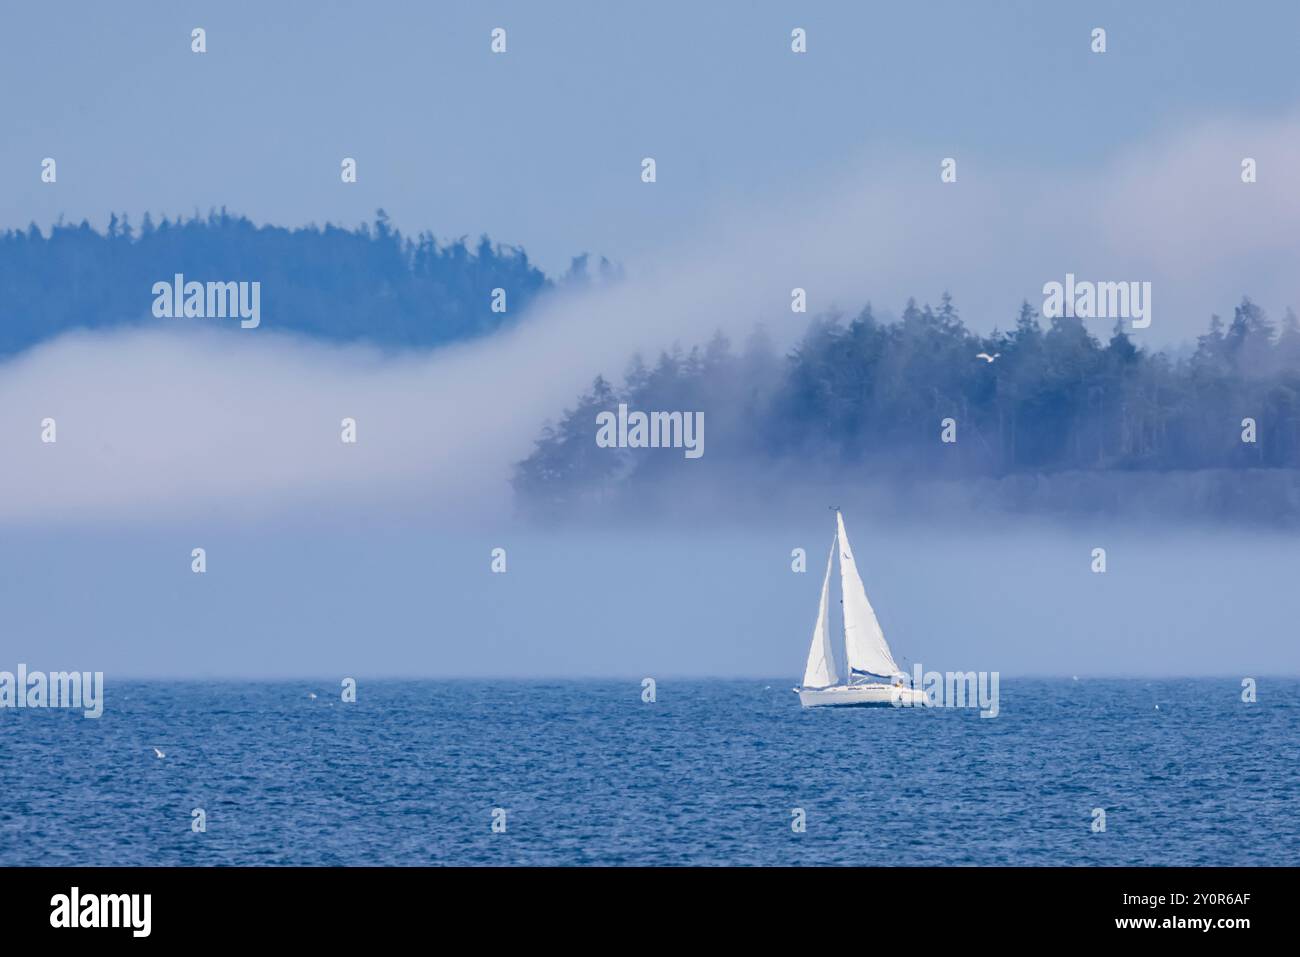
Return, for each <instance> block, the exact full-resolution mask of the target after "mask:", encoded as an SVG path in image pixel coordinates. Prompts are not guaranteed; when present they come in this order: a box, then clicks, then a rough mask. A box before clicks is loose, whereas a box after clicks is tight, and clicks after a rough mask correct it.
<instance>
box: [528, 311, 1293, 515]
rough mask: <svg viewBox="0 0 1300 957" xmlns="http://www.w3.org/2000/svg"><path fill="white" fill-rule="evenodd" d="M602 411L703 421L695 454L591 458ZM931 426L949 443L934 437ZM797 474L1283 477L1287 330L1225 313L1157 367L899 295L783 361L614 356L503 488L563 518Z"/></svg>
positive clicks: (744, 352)
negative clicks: (697, 487)
mask: <svg viewBox="0 0 1300 957" xmlns="http://www.w3.org/2000/svg"><path fill="white" fill-rule="evenodd" d="M1094 328H1095V323H1094ZM981 352H983V353H987V354H989V355H996V356H997V358H996V359H995V360H994V361H993V362H988V361H986V360H984V359H981V358H977V355H978V354H979V353H981ZM619 402H626V403H627V404H628V406H629V408H634V409H641V410H683V411H693V410H699V411H703V412H704V417H705V422H706V451H705V454H704V456H703V457H702V458H701V459H698V460H694V461H690V460H685V459H684V458H683V457H682V455H681V453H680V452H677V451H675V450H665V449H608V448H599V447H597V445H596V444H595V441H594V435H595V416H596V413H597V412H599V411H601V410H605V409H613V408H615V407H616V406H617V404H618V403H619ZM945 418H952V419H954V420H956V439H957V441H956V442H953V443H944V442H942V441H941V438H940V433H941V424H940V423H941V422H942V420H944V419H945ZM1246 418H1251V419H1253V420H1254V421H1255V424H1256V425H1255V428H1256V436H1255V438H1256V441H1254V442H1248V441H1243V419H1246ZM801 461H802V462H807V463H817V464H818V465H824V466H836V465H838V466H849V467H851V468H852V469H853V470H854V472H853V474H855V475H858V476H862V477H864V478H871V479H873V480H874V479H880V478H886V479H899V480H907V481H913V480H917V479H928V478H940V479H942V478H954V479H961V478H965V477H971V476H981V477H989V478H1001V477H1005V476H1012V475H1017V474H1041V473H1053V472H1063V471H1083V472H1099V471H1111V472H1114V471H1124V470H1127V471H1143V472H1161V471H1192V470H1203V469H1234V470H1240V469H1296V468H1300V323H1298V322H1297V320H1296V316H1295V314H1294V313H1293V312H1292V311H1291V310H1290V309H1288V310H1287V311H1286V313H1285V315H1284V316H1283V317H1282V318H1281V319H1280V321H1277V322H1274V321H1273V320H1272V319H1270V318H1269V316H1268V315H1267V314H1266V313H1265V312H1264V310H1262V309H1261V308H1260V307H1259V306H1258V305H1256V304H1255V303H1253V302H1252V301H1251V300H1250V299H1248V298H1247V299H1243V300H1242V301H1241V303H1240V305H1238V306H1237V307H1236V308H1235V309H1234V311H1233V315H1232V318H1231V319H1230V320H1229V321H1227V322H1224V320H1223V319H1221V318H1220V317H1219V316H1217V315H1216V316H1212V317H1211V318H1210V321H1209V328H1208V330H1207V331H1206V332H1205V334H1204V335H1202V336H1200V337H1199V338H1198V340H1197V342H1196V346H1195V351H1194V352H1189V353H1188V355H1187V356H1185V357H1182V358H1179V359H1173V358H1171V357H1170V356H1169V355H1168V354H1167V353H1165V352H1153V351H1148V350H1146V349H1143V348H1139V347H1138V346H1137V345H1135V344H1134V342H1133V340H1132V338H1131V337H1130V336H1129V335H1127V334H1126V333H1125V331H1124V330H1123V328H1122V326H1121V325H1116V326H1115V327H1114V328H1113V329H1112V330H1111V331H1110V334H1109V336H1108V337H1105V338H1100V339H1099V338H1098V337H1097V336H1096V335H1095V334H1094V333H1093V332H1092V331H1090V330H1089V329H1088V328H1086V327H1085V323H1084V321H1083V320H1080V319H1077V318H1073V317H1071V318H1057V319H1052V320H1051V321H1050V322H1048V323H1046V324H1044V323H1043V321H1042V320H1041V318H1040V316H1039V315H1038V313H1037V312H1036V311H1035V310H1034V309H1033V308H1032V307H1031V306H1030V305H1029V304H1028V303H1025V304H1023V305H1022V306H1021V308H1020V311H1019V314H1018V315H1017V316H1016V317H1015V320H1014V322H1013V323H1012V324H1011V326H1010V328H1009V329H1008V330H1006V331H996V330H995V331H994V332H993V333H992V334H990V335H987V336H981V335H977V334H975V333H973V332H971V331H970V330H969V329H968V328H966V326H965V325H964V324H963V323H962V321H961V319H960V317H959V316H958V313H957V309H956V307H955V306H954V304H953V301H952V299H951V298H950V297H949V296H947V295H945V296H944V297H943V299H942V301H941V302H940V304H939V305H938V307H937V308H932V307H931V306H929V305H925V306H918V305H917V303H916V302H915V301H909V302H908V303H907V306H906V308H905V309H904V310H903V312H902V314H901V316H900V317H899V318H898V319H897V321H893V322H883V321H879V320H877V318H876V317H875V315H874V313H873V311H872V309H871V307H870V306H868V307H867V308H865V309H863V310H862V312H861V313H860V314H859V315H858V316H857V317H856V318H853V319H852V320H850V321H844V320H843V319H841V318H835V317H830V318H825V317H823V318H819V319H816V320H814V321H813V322H812V324H811V325H810V327H809V329H808V330H807V332H806V334H805V335H804V336H803V338H802V340H801V341H800V342H799V343H798V344H797V346H796V347H795V348H793V350H791V351H790V353H789V354H788V355H785V356H779V355H776V354H775V353H774V351H773V349H772V347H771V345H770V344H769V342H768V340H767V338H766V337H765V336H764V334H763V333H762V331H761V330H760V331H757V332H755V334H754V335H752V336H751V337H750V339H749V340H748V341H747V342H745V343H743V344H742V345H741V346H740V348H734V347H733V344H732V343H731V342H729V341H728V340H727V339H726V338H725V337H723V336H722V335H720V334H719V335H716V336H715V337H714V338H713V340H712V341H711V342H709V343H708V344H707V345H706V346H704V347H702V348H698V347H697V348H693V349H691V350H690V351H689V352H683V351H682V350H681V349H680V348H677V349H674V350H673V351H671V352H665V353H663V354H661V355H660V356H659V357H658V359H657V361H655V362H654V363H653V365H647V364H645V363H644V362H643V361H642V360H641V359H640V358H636V359H634V360H633V362H632V364H631V365H630V367H629V368H628V370H627V371H626V374H625V376H624V378H623V382H622V384H621V385H619V386H616V385H614V384H612V383H611V382H610V381H609V380H608V379H607V378H605V377H604V376H601V377H598V378H597V379H596V380H595V382H594V384H593V385H592V387H591V389H590V390H589V391H588V392H587V393H586V394H585V395H583V396H581V397H580V398H579V399H578V401H577V403H576V405H575V406H574V407H573V408H572V409H571V410H568V411H566V412H565V413H564V415H563V416H562V418H561V419H560V420H559V421H558V423H552V424H549V425H548V426H547V427H546V428H545V430H544V432H543V434H542V436H541V437H540V438H539V440H538V441H537V444H536V448H535V450H534V451H533V453H532V454H531V455H530V456H529V457H528V458H527V459H526V460H524V461H523V462H521V463H519V465H518V467H517V469H516V473H515V476H514V485H515V489H516V492H517V493H518V494H519V496H520V497H521V500H522V501H523V502H524V503H526V504H527V505H529V506H534V507H536V506H545V507H551V508H555V507H559V508H563V507H567V506H576V505H580V504H582V503H584V502H589V501H592V500H593V499H594V498H599V497H600V496H602V495H604V494H605V493H606V492H608V491H609V490H610V489H613V488H622V489H628V488H637V487H642V488H646V487H648V485H649V483H654V482H656V481H659V480H661V479H665V478H670V477H678V476H681V475H684V474H687V473H689V474H691V475H693V476H696V477H701V476H702V473H707V472H708V471H709V470H711V469H716V470H719V471H726V470H728V469H733V468H734V466H736V465H737V464H743V465H746V466H748V467H749V468H750V469H751V470H752V469H753V468H762V467H764V466H768V465H776V464H778V463H787V464H788V463H797V462H801Z"/></svg>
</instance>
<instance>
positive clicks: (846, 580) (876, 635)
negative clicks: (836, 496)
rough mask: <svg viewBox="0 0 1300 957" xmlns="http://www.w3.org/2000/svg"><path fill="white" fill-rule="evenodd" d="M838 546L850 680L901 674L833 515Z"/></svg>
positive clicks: (846, 538) (840, 524)
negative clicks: (855, 676) (859, 674)
mask: <svg viewBox="0 0 1300 957" xmlns="http://www.w3.org/2000/svg"><path fill="white" fill-rule="evenodd" d="M835 518H836V521H837V522H838V535H837V539H838V541H839V544H840V588H841V590H842V592H843V595H844V650H845V657H846V658H847V659H848V667H849V676H850V677H852V676H853V673H854V672H855V671H858V672H865V673H867V674H873V675H879V676H881V677H886V678H888V677H893V676H894V675H898V674H902V672H901V671H900V670H899V668H898V665H896V664H895V663H894V656H893V655H892V654H890V652H889V645H888V644H887V643H886V641H885V633H884V632H883V631H881V630H880V622H879V621H877V620H876V612H875V611H874V610H873V609H872V607H871V602H869V601H867V589H866V587H865V586H864V585H863V584H862V576H861V575H859V574H858V565H857V562H855V561H854V560H853V549H852V548H850V547H849V536H848V533H847V532H846V531H845V530H844V516H842V515H840V513H839V512H836V513H835Z"/></svg>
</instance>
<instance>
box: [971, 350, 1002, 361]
mask: <svg viewBox="0 0 1300 957" xmlns="http://www.w3.org/2000/svg"><path fill="white" fill-rule="evenodd" d="M1000 355H1002V353H1000V352H995V353H993V355H989V354H988V353H987V352H979V353H976V354H975V358H976V359H983V360H984V361H985V362H992V361H993V360H994V359H996V358H997V357H998V356H1000Z"/></svg>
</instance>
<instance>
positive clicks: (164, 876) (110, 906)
mask: <svg viewBox="0 0 1300 957" xmlns="http://www.w3.org/2000/svg"><path fill="white" fill-rule="evenodd" d="M1295 878H1296V872H1295V870H1293V869H1283V868H1223V869H1218V868H1168V869H1166V868H1161V869H1139V868H999V869H994V868H986V869H978V868H970V869H955V868H943V869H939V868H880V869H871V868H845V869H798V868H789V869H785V868H779V869H729V868H718V869H597V868H592V869H585V868H573V869H544V868H542V869H513V868H484V869H457V868H247V869H245V868H194V869H189V868H9V869H4V870H0V915H3V921H4V927H5V939H6V941H8V942H13V941H15V940H25V939H29V938H32V937H44V938H47V939H51V940H54V939H57V938H59V937H67V936H69V935H72V934H76V935H77V936H78V938H79V939H78V942H77V943H78V944H84V943H85V942H87V941H89V940H90V939H91V938H92V937H93V938H99V939H102V940H105V941H107V940H108V939H110V938H121V939H128V938H132V939H136V940H159V941H166V942H169V943H181V942H184V943H188V942H201V943H204V944H214V943H219V942H227V941H228V942H231V943H253V942H257V943H261V942H264V941H265V942H277V941H285V942H290V941H292V942H294V943H296V944H301V943H303V942H304V941H308V940H313V941H316V942H318V943H325V942H328V943H329V944H331V945H335V944H338V943H341V942H345V941H348V940H356V941H358V942H364V943H368V944H373V943H375V942H376V941H382V940H385V939H388V938H392V939H393V940H394V941H398V940H402V939H406V938H408V937H409V936H410V935H411V934H414V933H418V932H420V931H423V930H429V929H437V930H442V931H449V932H454V933H456V934H457V935H458V936H459V935H461V934H464V933H466V932H471V933H472V932H474V931H475V930H479V931H481V930H485V929H486V930H493V929H495V930H504V931H512V930H513V931H520V930H526V931H527V933H528V937H529V942H530V943H536V942H537V941H538V940H543V939H547V938H553V939H572V935H573V934H574V933H577V932H581V933H583V934H584V935H586V934H588V933H590V932H591V931H593V930H602V931H603V930H610V931H618V932H619V933H620V934H627V933H634V934H641V933H644V934H648V935H650V936H652V937H654V936H657V935H659V934H662V933H664V932H666V931H676V930H682V931H683V932H684V931H685V930H686V929H687V928H688V927H689V928H690V929H691V931H692V933H698V932H709V931H714V932H717V933H719V934H725V935H727V937H728V938H730V939H731V940H732V941H733V942H734V941H737V940H744V939H754V938H757V939H760V940H763V941H764V942H771V941H772V940H773V939H775V938H774V937H773V935H777V936H784V935H787V934H789V935H802V934H807V933H811V932H812V931H813V930H814V928H815V926H817V925H820V924H822V923H827V928H826V929H827V930H828V931H829V930H833V929H838V930H840V931H842V930H843V929H844V928H845V927H850V928H851V927H853V926H854V925H856V924H859V923H860V924H861V925H862V926H863V927H864V928H866V927H877V928H881V930H882V931H884V932H889V933H895V932H896V933H899V934H902V935H903V937H902V938H900V939H899V942H900V943H904V944H906V943H908V942H909V941H911V942H912V943H922V944H923V943H924V941H925V939H927V938H928V937H930V935H938V937H939V938H942V939H945V940H947V939H949V938H950V936H951V935H954V934H955V935H961V933H962V928H963V927H966V928H967V929H968V930H969V931H970V932H971V933H972V934H979V935H981V937H982V936H983V935H987V934H988V933H989V932H990V931H991V930H993V929H994V928H996V930H997V935H998V936H999V937H1003V938H1006V939H1013V940H1014V939H1016V938H1018V937H1019V936H1020V935H1021V934H1025V935H1029V934H1034V935H1037V934H1039V933H1040V932H1047V933H1050V934H1054V935H1056V936H1057V937H1058V938H1065V939H1072V938H1078V937H1080V936H1083V937H1095V936H1100V935H1105V936H1108V937H1109V936H1112V935H1113V936H1115V937H1117V938H1123V937H1125V936H1137V937H1142V938H1148V939H1150V938H1155V939H1168V940H1170V941H1178V942H1180V943H1182V942H1185V941H1186V940H1187V939H1188V938H1190V937H1193V936H1200V937H1201V938H1203V939H1206V940H1213V941H1215V942H1216V943H1222V944H1224V945H1227V946H1229V947H1231V946H1233V945H1234V944H1237V943H1238V942H1241V941H1243V940H1247V939H1249V938H1250V935H1252V934H1255V933H1258V932H1260V931H1265V932H1268V931H1269V930H1271V931H1272V932H1273V933H1278V932H1280V931H1282V930H1283V928H1284V927H1285V926H1286V923H1288V919H1287V918H1284V917H1283V914H1282V911H1283V907H1284V906H1285V903H1286V901H1287V900H1288V899H1289V896H1290V894H1291V890H1290V887H1291V886H1293V884H1294V881H1295ZM561 935H563V938H562V937H561ZM913 938H914V940H913ZM971 939H972V940H973V939H975V938H971Z"/></svg>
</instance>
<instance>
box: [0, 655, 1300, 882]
mask: <svg viewBox="0 0 1300 957" xmlns="http://www.w3.org/2000/svg"><path fill="white" fill-rule="evenodd" d="M789 688H790V682H789V681H788V680H785V681H779V680H772V681H754V680H736V681H710V680H661V681H660V682H659V684H658V689H657V692H658V693H657V701H655V702H654V703H644V702H642V700H641V686H640V683H639V682H636V681H625V682H619V681H492V682H486V681H463V680H456V681H362V682H361V683H360V686H359V689H358V696H357V701H356V702H355V703H343V702H342V701H341V700H340V699H339V689H338V688H337V686H330V685H325V684H320V683H312V682H286V683H250V684H241V683H227V682H203V683H184V682H136V683H120V684H111V683H110V684H109V686H108V688H107V693H106V699H107V704H106V708H105V712H104V715H103V717H102V718H100V719H98V720H88V719H85V718H83V717H81V714H80V712H71V711H56V710H14V709H3V710H0V781H3V787H4V800H3V802H0V864H3V865H23V864H45V865H53V864H89V865H110V864H179V865H208V864H307V865H340V864H349V865H360V864H367V865H370V864H396V865H419V864H473V865H503V864H539V865H540V864H640V865H663V864H672V865H681V864H744V865H752V864H780V865H790V864H859V865H866V864H940V865H968V864H1031V865H1040V864H1067V865H1120V864H1160V865H1174V864H1192V865H1229V864H1245V865H1250V864H1272V865H1294V864H1296V863H1297V861H1298V860H1300V681H1298V680H1296V679H1273V680H1270V679H1261V680H1260V682H1259V700H1258V701H1257V702H1256V703H1251V704H1248V703H1244V702H1242V700H1241V686H1240V683H1239V680H1238V679H1221V680H1220V679H1194V680H1190V679H1189V680H1159V681H1147V680H1141V679H1135V680H1089V679H1084V680H1079V681H1072V680H1069V679H1065V680H1057V679H1053V680H1030V679H1021V680H1004V681H1003V682H1002V685H1001V713H1000V714H999V715H998V717H996V718H992V719H987V718H980V717H979V714H978V712H977V711H976V710H956V709H932V710H925V711H910V710H895V709H892V708H884V709H847V710H840V709H818V710H812V711H805V710H802V709H800V708H799V706H798V703H797V700H796V699H795V696H794V695H793V694H791V693H790V690H789ZM309 691H314V692H316V693H317V694H318V697H317V698H316V699H314V700H313V699H311V698H309V697H308V692H309ZM154 747H159V748H161V749H162V750H163V751H164V752H165V753H166V755H167V756H166V758H164V759H161V760H160V759H158V758H156V757H155V755H154V752H153V748H154ZM1098 807H1100V808H1103V809H1104V810H1105V812H1106V830H1105V831H1104V832H1102V833H1094V831H1093V829H1092V825H1093V820H1094V818H1093V814H1092V810H1093V808H1098ZM194 808H203V809H204V810H205V812H206V817H207V830H206V832H205V833H194V832H193V831H192V830H191V812H192V810H193V809H194ZM494 808H504V809H505V811H506V816H505V822H506V830H505V832H504V833H493V831H492V821H493V809H494ZM794 808H803V809H804V812H805V814H806V819H807V830H806V832H805V833H802V834H800V833H795V832H794V831H793V830H792V828H791V820H792V810H793V809H794Z"/></svg>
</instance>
